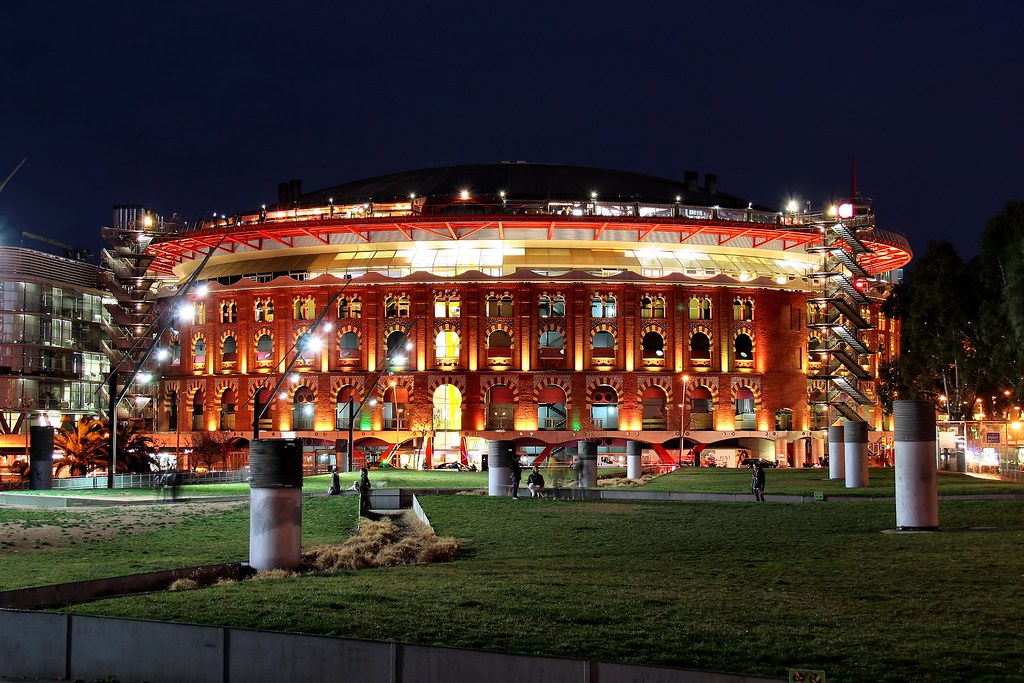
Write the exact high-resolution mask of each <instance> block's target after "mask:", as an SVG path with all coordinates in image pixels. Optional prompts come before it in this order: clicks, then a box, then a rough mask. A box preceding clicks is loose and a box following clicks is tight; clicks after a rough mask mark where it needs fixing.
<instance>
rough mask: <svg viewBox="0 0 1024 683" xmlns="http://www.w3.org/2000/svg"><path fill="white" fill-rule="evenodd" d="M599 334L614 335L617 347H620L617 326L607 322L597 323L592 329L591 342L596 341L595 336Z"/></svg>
mask: <svg viewBox="0 0 1024 683" xmlns="http://www.w3.org/2000/svg"><path fill="white" fill-rule="evenodd" d="M598 332H607V333H608V334H610V335H612V337H614V338H615V345H616V346H618V345H619V328H618V326H617V325H609V324H608V323H606V322H599V323H595V324H594V326H593V327H591V328H590V341H591V342H593V341H594V335H595V334H597V333H598Z"/></svg>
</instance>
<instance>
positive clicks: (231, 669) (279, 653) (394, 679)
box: [0, 610, 771, 683]
mask: <svg viewBox="0 0 1024 683" xmlns="http://www.w3.org/2000/svg"><path fill="white" fill-rule="evenodd" d="M0 633H6V634H17V637H8V638H0V678H41V679H50V680H78V679H81V680H87V681H91V680H97V679H105V678H114V679H118V680H126V681H139V680H147V681H159V683H178V682H179V681H180V682H182V683H184V682H186V681H188V682H190V683H236V682H237V683H243V682H244V683H260V682H261V681H267V682H268V683H271V682H272V683H279V682H280V681H338V680H340V681H351V682H367V683H377V682H380V683H441V682H442V681H479V680H486V681H488V683H523V681H559V682H566V683H576V682H578V683H631V682H634V681H645V682H648V683H696V682H697V681H704V682H706V681H711V682H712V683H743V682H750V683H754V682H757V681H766V680H771V679H765V678H756V677H749V676H737V675H732V674H721V673H711V672H705V671H692V670H685V669H666V668H658V667H644V666H632V665H626V664H610V663H606V662H599V661H595V660H590V659H565V658H556V657H532V656H527V655H512V654H503V653H500V652H484V651H480V650H461V649H455V648H443V647H427V646H420V645H405V644H402V643H392V642H382V641H371V640H356V639H351V638H331V637H327V636H311V635H306V634H301V633H281V632H277V631H253V630H249V629H238V628H222V627H217V626H198V625H192V624H174V623H167V622H154V621H142V620H137V619H116V618H112V617H92V616H77V615H71V614H53V613H40V612H20V611H12V610H0Z"/></svg>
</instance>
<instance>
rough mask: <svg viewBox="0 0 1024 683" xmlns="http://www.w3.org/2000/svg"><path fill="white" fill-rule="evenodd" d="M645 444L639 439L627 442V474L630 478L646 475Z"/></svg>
mask: <svg viewBox="0 0 1024 683" xmlns="http://www.w3.org/2000/svg"><path fill="white" fill-rule="evenodd" d="M643 446H644V445H643V444H642V443H640V442H639V441H627V442H626V476H627V477H628V478H630V479H639V478H640V477H642V476H643V475H644V468H643V456H642V452H643Z"/></svg>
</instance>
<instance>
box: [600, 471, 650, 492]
mask: <svg viewBox="0 0 1024 683" xmlns="http://www.w3.org/2000/svg"><path fill="white" fill-rule="evenodd" d="M657 476H658V475H654V474H645V475H643V476H642V477H640V478H639V479H627V478H626V477H605V478H603V479H598V480H597V485H598V486H600V487H601V488H611V489H635V488H639V487H641V486H645V485H647V484H649V483H650V482H651V480H652V479H655V478H656V477H657Z"/></svg>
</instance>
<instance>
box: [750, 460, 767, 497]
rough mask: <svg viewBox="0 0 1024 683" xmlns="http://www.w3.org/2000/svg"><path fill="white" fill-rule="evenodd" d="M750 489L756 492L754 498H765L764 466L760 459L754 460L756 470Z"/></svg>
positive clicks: (752, 476)
mask: <svg viewBox="0 0 1024 683" xmlns="http://www.w3.org/2000/svg"><path fill="white" fill-rule="evenodd" d="M750 490H751V491H753V492H754V500H760V501H763V500H764V466H763V465H761V462H760V461H756V462H754V471H753V473H752V475H751V478H750Z"/></svg>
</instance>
